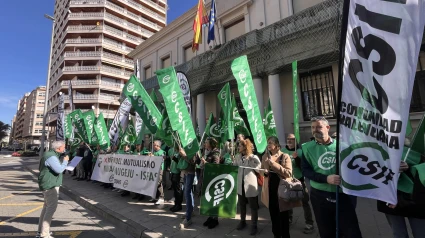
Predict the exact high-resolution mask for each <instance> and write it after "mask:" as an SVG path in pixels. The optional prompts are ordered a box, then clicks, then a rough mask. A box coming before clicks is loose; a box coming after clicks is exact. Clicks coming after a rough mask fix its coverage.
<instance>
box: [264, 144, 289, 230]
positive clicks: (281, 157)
mask: <svg viewBox="0 0 425 238" xmlns="http://www.w3.org/2000/svg"><path fill="white" fill-rule="evenodd" d="M261 168H262V169H264V170H262V171H261V173H262V174H263V175H264V177H265V178H264V184H263V190H262V192H261V201H262V202H263V203H264V205H265V206H266V207H268V208H269V212H270V218H271V220H272V232H273V235H274V237H285V238H289V237H290V235H289V210H290V209H291V208H292V207H285V206H284V205H285V204H282V200H281V201H279V197H278V188H279V183H280V180H281V179H288V178H291V177H292V163H291V158H290V157H289V155H288V154H285V153H283V152H281V151H280V144H279V139H278V138H277V137H275V136H271V137H269V138H268V139H267V150H266V153H264V155H263V158H262V163H261Z"/></svg>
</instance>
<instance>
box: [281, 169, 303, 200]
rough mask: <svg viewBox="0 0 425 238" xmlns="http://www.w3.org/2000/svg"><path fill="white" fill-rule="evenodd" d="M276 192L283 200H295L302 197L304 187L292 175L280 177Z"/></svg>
mask: <svg viewBox="0 0 425 238" xmlns="http://www.w3.org/2000/svg"><path fill="white" fill-rule="evenodd" d="M285 163H286V161H285ZM277 194H278V197H279V198H280V199H282V200H284V201H285V202H297V201H301V200H302V199H303V198H304V188H303V185H302V183H301V182H300V181H299V180H298V179H296V178H294V176H292V177H291V178H289V179H280V181H279V188H278V191H277Z"/></svg>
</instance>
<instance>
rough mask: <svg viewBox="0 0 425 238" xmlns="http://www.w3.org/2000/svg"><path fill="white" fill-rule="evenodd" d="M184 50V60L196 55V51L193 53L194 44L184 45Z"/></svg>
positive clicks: (186, 60)
mask: <svg viewBox="0 0 425 238" xmlns="http://www.w3.org/2000/svg"><path fill="white" fill-rule="evenodd" d="M183 51H184V52H183V54H184V62H188V61H189V60H191V59H192V58H193V57H194V56H195V53H193V50H192V45H188V46H186V47H184V48H183ZM184 62H183V63H184Z"/></svg>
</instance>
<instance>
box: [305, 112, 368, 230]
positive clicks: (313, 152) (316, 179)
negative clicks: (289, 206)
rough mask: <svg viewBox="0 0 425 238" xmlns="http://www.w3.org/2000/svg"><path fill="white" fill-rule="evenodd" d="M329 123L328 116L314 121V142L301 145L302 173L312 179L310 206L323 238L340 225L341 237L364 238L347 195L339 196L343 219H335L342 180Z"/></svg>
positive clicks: (352, 204) (314, 118)
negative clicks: (338, 172)
mask: <svg viewBox="0 0 425 238" xmlns="http://www.w3.org/2000/svg"><path fill="white" fill-rule="evenodd" d="M329 129H330V126H329V123H328V120H326V118H325V117H313V118H312V119H311V132H312V134H313V136H314V138H315V140H313V141H309V142H306V143H304V144H303V145H302V147H301V148H302V155H301V163H302V171H303V175H304V177H306V178H308V179H310V184H311V192H310V198H311V204H312V206H313V211H314V216H315V218H316V223H317V227H318V228H319V234H320V237H321V238H328V237H335V231H336V224H337V222H338V223H339V230H340V234H341V235H343V236H344V237H345V238H351V237H352V238H361V237H362V234H361V232H360V227H359V222H358V220H357V214H356V210H355V206H354V203H353V201H352V200H353V199H352V198H351V197H350V196H349V195H347V194H344V193H340V194H339V212H340V214H344V218H343V219H340V220H338V221H337V220H336V219H335V214H336V209H337V208H336V186H339V185H340V184H341V177H340V176H339V175H337V174H335V173H336V164H335V156H336V140H334V139H332V138H331V137H330V136H329Z"/></svg>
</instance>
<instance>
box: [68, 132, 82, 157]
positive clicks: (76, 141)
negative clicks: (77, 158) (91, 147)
mask: <svg viewBox="0 0 425 238" xmlns="http://www.w3.org/2000/svg"><path fill="white" fill-rule="evenodd" d="M81 142H83V140H82V139H81V138H80V137H79V136H76V137H75V138H74V139H73V140H72V141H71V140H70V144H71V152H72V153H73V152H74V151H75V150H76V149H78V147H80V144H81Z"/></svg>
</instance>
